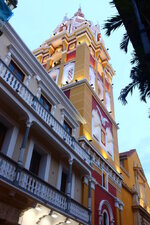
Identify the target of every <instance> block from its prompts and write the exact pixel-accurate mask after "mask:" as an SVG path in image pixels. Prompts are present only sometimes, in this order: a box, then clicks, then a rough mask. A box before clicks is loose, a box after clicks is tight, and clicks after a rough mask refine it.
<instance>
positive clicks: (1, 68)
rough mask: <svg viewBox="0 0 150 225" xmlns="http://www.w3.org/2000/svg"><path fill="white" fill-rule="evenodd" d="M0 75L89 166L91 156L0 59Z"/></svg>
mask: <svg viewBox="0 0 150 225" xmlns="http://www.w3.org/2000/svg"><path fill="white" fill-rule="evenodd" d="M0 77H1V78H2V79H3V80H4V81H5V82H6V83H7V85H9V86H10V87H11V88H12V89H13V90H14V91H15V92H16V93H17V94H18V95H19V96H20V97H21V98H22V99H23V100H24V101H25V102H26V103H27V104H28V105H29V106H30V107H31V108H32V110H34V111H35V112H36V114H37V115H38V116H39V117H40V118H41V119H42V120H43V121H44V122H45V123H46V124H47V125H48V126H49V128H50V129H53V131H54V132H55V133H56V134H57V135H58V136H59V137H61V139H62V140H63V141H65V143H66V144H67V145H69V146H70V147H71V149H72V150H73V151H74V153H75V154H77V155H78V156H79V157H80V158H81V159H82V160H83V161H85V162H86V163H87V164H88V165H90V166H91V157H90V155H89V154H88V153H87V152H86V151H85V149H84V148H82V147H81V146H80V144H79V143H78V142H77V141H76V140H75V138H74V137H72V136H71V135H70V134H69V133H67V131H66V130H65V129H64V127H63V126H62V125H61V124H60V123H59V122H58V121H57V120H56V119H55V117H54V116H53V115H52V114H51V113H50V112H49V111H47V110H46V109H45V108H44V107H43V105H42V104H41V103H40V101H39V100H38V99H37V97H36V96H34V95H33V94H32V92H31V91H30V90H29V89H28V88H27V87H26V86H25V85H24V84H23V83H22V82H21V81H20V80H19V79H18V78H17V77H16V75H15V74H13V73H12V72H11V71H10V69H9V68H8V67H7V66H6V64H5V63H4V62H3V61H2V60H1V59H0Z"/></svg>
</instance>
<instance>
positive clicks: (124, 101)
mask: <svg viewBox="0 0 150 225" xmlns="http://www.w3.org/2000/svg"><path fill="white" fill-rule="evenodd" d="M137 84H138V83H137V82H131V83H130V84H128V85H127V86H126V87H125V88H123V89H122V90H121V92H120V96H119V98H118V99H119V100H121V102H122V104H124V105H125V104H127V99H126V98H127V95H128V94H129V93H131V95H132V92H133V89H134V88H135V87H136V85H137Z"/></svg>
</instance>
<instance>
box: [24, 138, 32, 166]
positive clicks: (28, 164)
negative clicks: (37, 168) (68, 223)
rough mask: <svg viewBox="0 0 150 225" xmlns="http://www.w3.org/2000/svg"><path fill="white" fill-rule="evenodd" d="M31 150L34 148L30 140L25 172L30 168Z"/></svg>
mask: <svg viewBox="0 0 150 225" xmlns="http://www.w3.org/2000/svg"><path fill="white" fill-rule="evenodd" d="M33 148H34V141H33V140H32V139H31V140H30V143H29V147H28V153H27V157H26V161H25V168H26V169H27V170H29V168H30V163H31V158H32V153H33Z"/></svg>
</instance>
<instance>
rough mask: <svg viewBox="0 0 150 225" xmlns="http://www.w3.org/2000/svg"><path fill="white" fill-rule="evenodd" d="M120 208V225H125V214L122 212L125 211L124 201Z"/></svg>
mask: <svg viewBox="0 0 150 225" xmlns="http://www.w3.org/2000/svg"><path fill="white" fill-rule="evenodd" d="M119 209H120V225H123V215H122V213H123V203H121V204H120V205H119Z"/></svg>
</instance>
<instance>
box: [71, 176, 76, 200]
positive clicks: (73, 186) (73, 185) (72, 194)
mask: <svg viewBox="0 0 150 225" xmlns="http://www.w3.org/2000/svg"><path fill="white" fill-rule="evenodd" d="M71 182H72V186H71V198H74V190H75V173H74V172H73V173H72V181H71Z"/></svg>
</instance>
